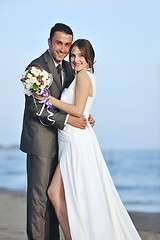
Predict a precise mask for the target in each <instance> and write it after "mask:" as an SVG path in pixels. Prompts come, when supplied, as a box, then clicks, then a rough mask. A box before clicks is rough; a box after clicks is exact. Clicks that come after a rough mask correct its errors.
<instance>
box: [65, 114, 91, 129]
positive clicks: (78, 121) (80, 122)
mask: <svg viewBox="0 0 160 240" xmlns="http://www.w3.org/2000/svg"><path fill="white" fill-rule="evenodd" d="M67 123H69V124H71V125H72V126H73V127H76V128H80V129H86V126H87V119H86V118H85V117H84V116H81V117H74V116H72V115H69V117H68V120H67Z"/></svg>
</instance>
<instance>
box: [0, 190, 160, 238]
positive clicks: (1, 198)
mask: <svg viewBox="0 0 160 240" xmlns="http://www.w3.org/2000/svg"><path fill="white" fill-rule="evenodd" d="M129 214H130V216H131V218H132V220H133V222H134V224H135V226H136V228H137V230H138V232H139V233H140V236H141V238H142V239H143V240H160V213H140V212H131V213H129ZM25 227H26V193H25V192H20V191H9V190H6V189H0V239H1V240H26V239H27V236H26V233H25ZM61 240H64V238H63V235H62V233H61Z"/></svg>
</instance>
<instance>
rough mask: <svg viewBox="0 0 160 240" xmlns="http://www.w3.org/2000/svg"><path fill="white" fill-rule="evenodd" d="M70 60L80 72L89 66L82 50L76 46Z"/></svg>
mask: <svg viewBox="0 0 160 240" xmlns="http://www.w3.org/2000/svg"><path fill="white" fill-rule="evenodd" d="M70 61H71V64H72V66H73V68H74V69H75V71H77V72H80V71H82V70H86V69H88V68H89V65H88V63H87V62H86V59H85V57H84V54H83V53H82V52H81V50H80V49H79V48H78V47H77V46H75V47H73V48H72V50H71V56H70Z"/></svg>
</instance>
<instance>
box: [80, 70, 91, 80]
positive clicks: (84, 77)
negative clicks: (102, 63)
mask: <svg viewBox="0 0 160 240" xmlns="http://www.w3.org/2000/svg"><path fill="white" fill-rule="evenodd" d="M77 81H81V82H83V81H88V82H90V81H91V80H90V76H89V75H88V73H87V71H86V70H82V71H80V72H78V73H77Z"/></svg>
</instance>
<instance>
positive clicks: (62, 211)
mask: <svg viewBox="0 0 160 240" xmlns="http://www.w3.org/2000/svg"><path fill="white" fill-rule="evenodd" d="M48 196H49V199H50V200H51V202H52V204H53V206H54V209H55V211H56V214H57V218H58V220H59V223H60V225H61V228H62V231H63V233H64V236H65V239H66V240H72V238H71V234H70V228H69V222H68V215H67V205H66V200H65V192H64V186H63V180H62V175H61V170H60V164H58V166H57V168H56V171H55V174H54V176H53V179H52V181H51V184H50V186H49V189H48Z"/></svg>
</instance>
